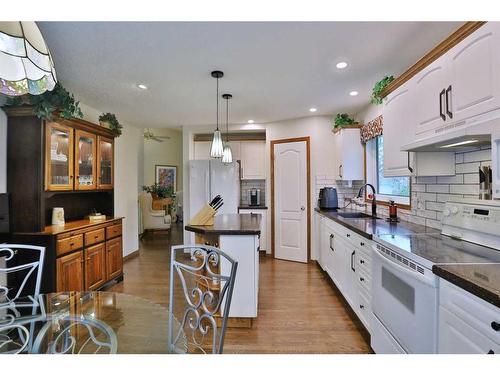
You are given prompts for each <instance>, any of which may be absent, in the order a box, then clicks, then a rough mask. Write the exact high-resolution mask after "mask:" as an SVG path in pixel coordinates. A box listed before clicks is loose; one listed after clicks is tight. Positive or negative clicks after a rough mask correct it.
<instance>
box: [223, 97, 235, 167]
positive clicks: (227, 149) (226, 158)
mask: <svg viewBox="0 0 500 375" xmlns="http://www.w3.org/2000/svg"><path fill="white" fill-rule="evenodd" d="M222 97H223V98H224V99H226V145H225V146H224V151H223V152H222V162H223V163H224V164H231V163H232V162H233V151H232V150H231V146H229V99H231V98H232V97H233V96H232V95H231V94H224V95H222Z"/></svg>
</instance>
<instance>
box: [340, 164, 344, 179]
mask: <svg viewBox="0 0 500 375" xmlns="http://www.w3.org/2000/svg"><path fill="white" fill-rule="evenodd" d="M343 170H344V166H343V165H342V164H340V165H339V177H340V178H343V176H342V172H343Z"/></svg>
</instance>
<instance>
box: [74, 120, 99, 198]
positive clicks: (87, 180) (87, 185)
mask: <svg viewBox="0 0 500 375" xmlns="http://www.w3.org/2000/svg"><path fill="white" fill-rule="evenodd" d="M95 156H96V136H95V135H94V134H91V133H87V132H84V131H81V130H77V131H76V149H75V159H76V160H75V167H76V168H75V172H76V181H75V189H76V190H91V189H95V188H96V186H97V181H96V157H95Z"/></svg>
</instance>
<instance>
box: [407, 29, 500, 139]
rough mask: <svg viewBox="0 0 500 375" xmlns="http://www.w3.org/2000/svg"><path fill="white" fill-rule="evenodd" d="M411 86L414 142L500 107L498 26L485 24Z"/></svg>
mask: <svg viewBox="0 0 500 375" xmlns="http://www.w3.org/2000/svg"><path fill="white" fill-rule="evenodd" d="M410 81H414V83H415V96H414V106H413V108H412V109H411V111H410V112H409V115H413V116H415V117H416V120H417V121H416V128H415V140H421V139H426V138H430V137H432V136H434V135H435V134H439V133H441V132H443V131H446V130H449V129H453V128H454V127H455V126H458V125H460V124H459V123H460V122H461V121H464V120H466V119H468V118H471V117H474V116H477V115H481V114H484V113H487V112H490V111H492V110H496V109H499V108H500V23H499V22H488V23H487V24H485V25H484V26H482V27H480V28H479V29H477V30H476V31H475V32H473V33H472V34H471V35H469V36H468V37H467V38H465V39H464V40H462V41H461V42H460V43H458V44H457V45H456V46H454V47H453V48H451V49H450V50H449V51H448V52H446V53H445V54H444V55H443V56H441V57H440V58H438V59H437V60H435V61H434V62H433V63H431V64H430V65H429V66H427V67H426V68H425V69H423V70H422V71H421V72H420V73H418V74H417V75H416V76H415V77H413V78H412V79H411V80H410Z"/></svg>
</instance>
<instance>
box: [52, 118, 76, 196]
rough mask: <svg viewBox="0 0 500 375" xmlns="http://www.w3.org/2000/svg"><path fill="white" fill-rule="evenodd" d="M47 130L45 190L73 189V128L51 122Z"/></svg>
mask: <svg viewBox="0 0 500 375" xmlns="http://www.w3.org/2000/svg"><path fill="white" fill-rule="evenodd" d="M45 131H46V144H45V190H51V191H57V190H72V189H73V129H72V128H70V127H68V126H64V125H61V124H58V123H55V122H50V123H47V125H46V129H45Z"/></svg>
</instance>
